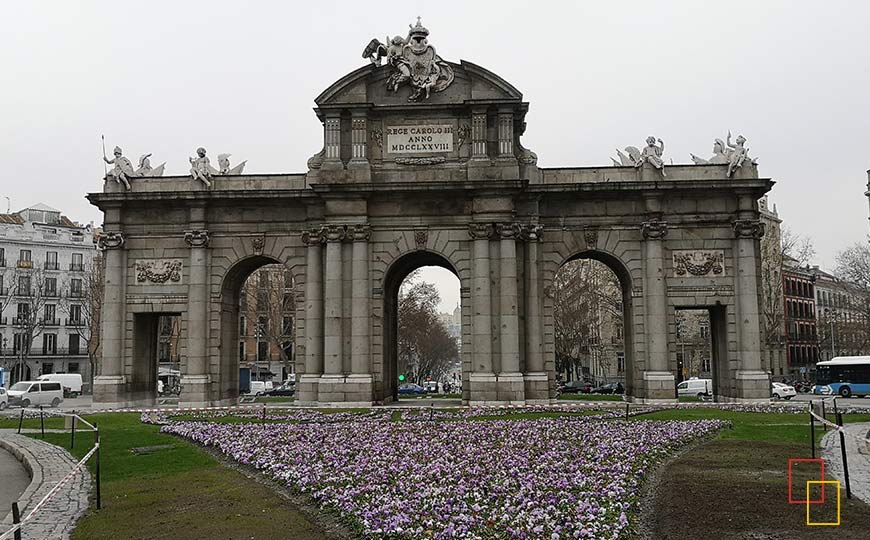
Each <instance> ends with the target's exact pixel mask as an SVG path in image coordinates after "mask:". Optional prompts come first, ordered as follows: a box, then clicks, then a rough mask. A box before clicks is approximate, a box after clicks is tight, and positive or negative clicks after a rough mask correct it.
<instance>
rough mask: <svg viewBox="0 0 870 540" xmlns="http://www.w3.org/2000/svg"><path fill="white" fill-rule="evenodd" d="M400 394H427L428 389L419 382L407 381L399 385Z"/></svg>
mask: <svg viewBox="0 0 870 540" xmlns="http://www.w3.org/2000/svg"><path fill="white" fill-rule="evenodd" d="M399 393H400V394H425V393H426V389H425V388H423V387H422V386H420V385H419V384H414V383H405V384H403V385H402V386H400V387H399Z"/></svg>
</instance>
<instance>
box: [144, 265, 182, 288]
mask: <svg viewBox="0 0 870 540" xmlns="http://www.w3.org/2000/svg"><path fill="white" fill-rule="evenodd" d="M181 267H182V262H181V259H139V260H137V261H136V283H157V284H158V285H162V284H165V283H170V282H171V283H180V282H181Z"/></svg>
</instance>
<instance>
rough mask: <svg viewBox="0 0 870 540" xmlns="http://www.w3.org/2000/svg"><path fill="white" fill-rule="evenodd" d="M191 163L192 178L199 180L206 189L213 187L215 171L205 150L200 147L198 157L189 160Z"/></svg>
mask: <svg viewBox="0 0 870 540" xmlns="http://www.w3.org/2000/svg"><path fill="white" fill-rule="evenodd" d="M188 161H190V165H191V167H190V176H191V177H192V178H193V179H194V180H199V181H200V182H202V183H203V184H205V185H206V187H211V177H212V174H214V172H217V171H215V169H214V167H212V166H211V163H210V162H209V160H208V158H207V157H206V155H205V148H203V147H201V146H200V147H199V148H197V149H196V157H195V158H188Z"/></svg>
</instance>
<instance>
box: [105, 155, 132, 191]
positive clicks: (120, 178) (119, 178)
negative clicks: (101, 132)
mask: <svg viewBox="0 0 870 540" xmlns="http://www.w3.org/2000/svg"><path fill="white" fill-rule="evenodd" d="M112 153H113V154H114V155H115V157H114V158H112V159H109V158H107V157H106V155H105V154H103V161H105V162H106V163H108V164H109V165H114V166H115V167H114V168H113V169H112V170H111V171H109V172H108V173H107V175H106V176H111V177H112V178H113V179H114V180H115V182H117V183H119V184H124V187H125V188H127V189H128V190H129V189H130V177H131V176H135V175H136V173H135V171H134V170H133V164H132V163H130V160H129V159H127V158H125V157H124V152H123V151H122V150H121V147H120V146H116V147H115V149H114V150H113V151H112Z"/></svg>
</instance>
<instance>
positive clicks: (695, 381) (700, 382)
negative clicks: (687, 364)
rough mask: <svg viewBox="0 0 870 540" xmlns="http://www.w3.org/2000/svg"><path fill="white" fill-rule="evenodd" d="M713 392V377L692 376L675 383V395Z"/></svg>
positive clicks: (695, 394) (707, 394)
mask: <svg viewBox="0 0 870 540" xmlns="http://www.w3.org/2000/svg"><path fill="white" fill-rule="evenodd" d="M712 393H713V379H699V378H697V377H692V378H691V379H689V380H688V381H683V382H681V383H680V384H678V385H677V396H709V395H710V394H712Z"/></svg>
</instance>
